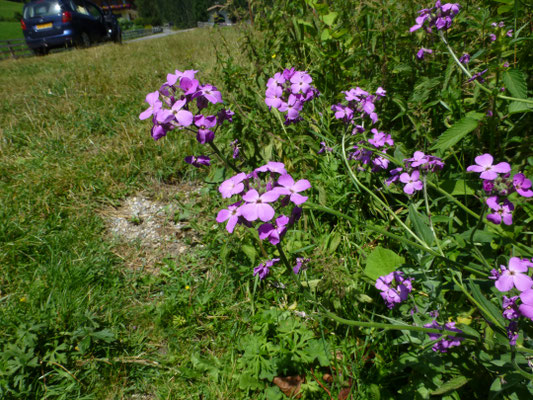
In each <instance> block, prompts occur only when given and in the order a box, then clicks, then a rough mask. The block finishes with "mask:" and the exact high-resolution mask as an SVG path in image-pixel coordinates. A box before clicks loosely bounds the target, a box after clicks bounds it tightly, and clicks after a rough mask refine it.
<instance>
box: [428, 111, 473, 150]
mask: <svg viewBox="0 0 533 400" xmlns="http://www.w3.org/2000/svg"><path fill="white" fill-rule="evenodd" d="M477 125H478V121H476V120H475V119H473V118H470V117H465V118H462V119H461V120H459V121H457V122H456V123H455V124H454V125H453V126H452V127H451V128H449V129H447V130H446V132H444V133H443V134H442V135H440V137H439V138H438V139H437V143H435V144H434V145H433V147H432V148H431V149H432V150H447V149H449V148H450V147H452V146H453V145H455V144H456V143H457V142H459V141H460V140H461V139H462V138H464V137H465V136H466V135H468V134H469V133H470V132H472V131H473V130H474V129H476V128H477Z"/></svg>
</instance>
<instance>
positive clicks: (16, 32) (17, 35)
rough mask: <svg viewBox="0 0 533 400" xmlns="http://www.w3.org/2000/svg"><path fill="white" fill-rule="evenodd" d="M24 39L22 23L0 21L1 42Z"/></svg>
mask: <svg viewBox="0 0 533 400" xmlns="http://www.w3.org/2000/svg"><path fill="white" fill-rule="evenodd" d="M9 39H24V35H23V34H22V28H21V27H20V22H14V21H13V22H12V21H0V40H9Z"/></svg>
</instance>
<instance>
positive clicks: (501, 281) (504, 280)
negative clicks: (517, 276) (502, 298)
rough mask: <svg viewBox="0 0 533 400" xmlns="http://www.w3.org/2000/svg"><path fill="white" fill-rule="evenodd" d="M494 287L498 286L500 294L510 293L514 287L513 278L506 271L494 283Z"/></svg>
mask: <svg viewBox="0 0 533 400" xmlns="http://www.w3.org/2000/svg"><path fill="white" fill-rule="evenodd" d="M494 286H496V289H498V290H499V291H500V292H508V291H509V290H511V289H512V288H513V287H514V284H513V277H512V276H511V275H509V274H508V273H507V271H506V272H504V273H503V274H502V275H501V276H500V277H499V278H498V280H497V281H496V282H494Z"/></svg>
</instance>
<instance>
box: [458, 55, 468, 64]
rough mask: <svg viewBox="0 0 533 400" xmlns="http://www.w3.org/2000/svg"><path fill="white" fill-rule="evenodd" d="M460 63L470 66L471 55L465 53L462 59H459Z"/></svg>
mask: <svg viewBox="0 0 533 400" xmlns="http://www.w3.org/2000/svg"><path fill="white" fill-rule="evenodd" d="M459 62H461V63H463V64H468V63H469V62H470V54H468V53H463V55H462V56H461V58H459Z"/></svg>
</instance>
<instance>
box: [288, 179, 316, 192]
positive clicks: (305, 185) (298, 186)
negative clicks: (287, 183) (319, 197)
mask: <svg viewBox="0 0 533 400" xmlns="http://www.w3.org/2000/svg"><path fill="white" fill-rule="evenodd" d="M310 187H311V183H309V181H308V180H307V179H300V180H299V181H298V182H296V183H295V184H294V185H292V190H294V191H295V192H303V191H304V190H307V189H309V188H310Z"/></svg>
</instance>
